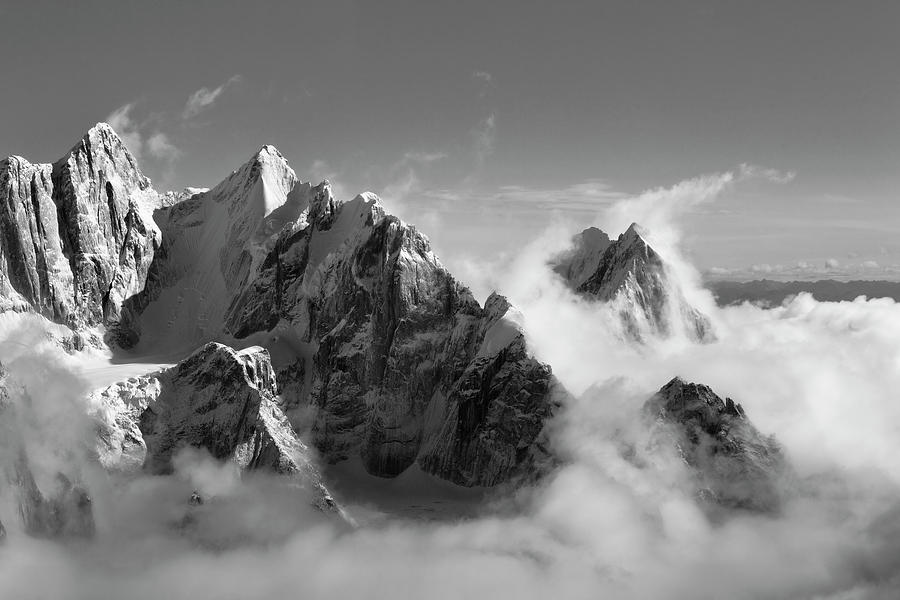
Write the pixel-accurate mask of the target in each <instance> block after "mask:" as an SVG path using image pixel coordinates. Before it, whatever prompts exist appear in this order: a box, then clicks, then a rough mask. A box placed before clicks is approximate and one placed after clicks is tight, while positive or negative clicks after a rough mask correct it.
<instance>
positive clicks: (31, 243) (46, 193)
mask: <svg viewBox="0 0 900 600" xmlns="http://www.w3.org/2000/svg"><path fill="white" fill-rule="evenodd" d="M0 200H2V202H0V295H2V302H0V309H2V310H20V311H21V310H33V311H35V312H38V313H40V314H41V315H43V316H45V317H47V318H48V319H51V320H54V321H56V322H58V323H63V324H66V325H69V326H70V327H72V328H73V329H76V330H78V329H82V328H86V327H90V326H94V325H105V326H108V327H109V329H110V331H111V332H112V333H113V336H112V337H113V338H116V337H117V331H118V326H119V324H120V323H123V322H124V323H127V322H129V321H130V317H131V315H130V312H129V311H128V309H127V307H125V306H124V304H125V301H126V300H127V299H128V298H129V297H131V296H133V295H135V294H137V293H139V292H141V290H143V289H144V287H145V283H146V279H147V271H148V269H149V267H150V264H151V262H152V261H153V258H154V255H155V252H156V250H157V248H158V246H159V243H160V233H159V230H158V229H157V227H156V225H155V223H154V221H153V219H152V218H151V213H152V210H153V207H154V206H155V205H156V203H157V202H158V199H157V194H156V192H155V191H154V190H153V189H152V188H151V187H150V180H149V179H147V178H146V177H144V175H143V174H142V173H141V171H140V169H139V168H138V166H137V163H136V162H135V160H134V157H133V156H132V155H131V153H130V152H129V151H128V149H127V148H126V147H125V145H124V144H123V143H122V141H121V140H120V139H119V137H118V136H117V135H116V133H115V132H114V131H113V130H112V129H111V128H110V127H109V125H107V124H105V123H99V124H97V125H96V126H95V127H92V128H91V129H90V130H89V131H88V132H87V134H85V136H84V138H83V139H82V140H81V141H80V142H79V143H78V144H77V145H76V146H75V147H74V148H72V150H70V151H69V152H68V153H67V154H66V155H65V156H64V157H63V158H61V159H60V160H58V161H57V162H56V163H54V164H53V165H49V164H31V163H29V162H28V161H26V160H25V159H23V158H21V157H17V156H13V157H9V158H7V159H4V160H2V161H0ZM126 343H127V340H126Z"/></svg>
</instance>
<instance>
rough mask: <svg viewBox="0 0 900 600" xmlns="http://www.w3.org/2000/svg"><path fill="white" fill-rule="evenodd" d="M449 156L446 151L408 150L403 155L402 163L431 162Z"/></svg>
mask: <svg viewBox="0 0 900 600" xmlns="http://www.w3.org/2000/svg"><path fill="white" fill-rule="evenodd" d="M445 158H447V154H446V153H444V152H407V153H406V154H404V155H403V159H402V160H401V163H400V164H405V163H411V162H412V163H422V164H429V163H433V162H437V161H439V160H443V159H445Z"/></svg>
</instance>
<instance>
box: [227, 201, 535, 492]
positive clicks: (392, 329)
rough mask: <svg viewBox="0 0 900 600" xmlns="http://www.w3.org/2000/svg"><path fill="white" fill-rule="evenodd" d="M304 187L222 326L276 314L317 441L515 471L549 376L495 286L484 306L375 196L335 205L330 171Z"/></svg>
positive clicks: (527, 447) (331, 447) (498, 472)
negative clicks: (294, 352)
mask: <svg viewBox="0 0 900 600" xmlns="http://www.w3.org/2000/svg"><path fill="white" fill-rule="evenodd" d="M304 193H305V195H306V197H307V200H306V205H307V206H308V208H307V209H306V210H305V211H304V213H303V215H302V216H301V218H300V219H298V221H297V224H296V225H295V226H294V227H292V228H286V229H284V230H283V231H282V232H281V234H280V235H279V236H278V238H277V239H276V241H275V243H274V244H273V248H272V250H271V251H270V252H269V253H268V254H267V255H266V257H265V258H264V259H263V260H262V261H261V263H260V266H259V269H258V271H257V273H256V274H255V276H254V277H252V279H251V283H250V284H249V285H248V286H247V287H246V288H245V289H244V291H243V292H241V293H240V294H238V295H237V296H236V297H235V299H234V300H233V301H232V303H231V306H230V308H229V311H228V318H227V322H226V327H227V328H228V329H229V330H231V331H232V332H233V333H234V334H235V335H236V336H238V337H243V336H246V335H249V334H250V333H253V332H255V331H266V330H271V329H273V328H275V327H276V325H277V326H278V331H279V333H280V335H283V336H290V337H291V338H293V339H294V340H296V343H297V344H298V345H301V346H303V347H304V348H307V349H308V351H307V352H306V353H305V355H302V356H301V357H300V358H299V360H298V362H297V363H296V364H294V365H293V366H292V367H291V369H290V370H292V371H294V372H295V373H296V372H297V371H300V372H302V376H295V377H293V381H294V382H296V384H297V385H296V386H295V387H294V388H293V393H294V396H293V397H292V398H286V401H287V402H288V404H289V405H290V406H292V407H293V408H295V409H302V410H303V412H308V411H306V410H305V408H306V407H311V408H312V409H313V412H314V414H315V418H314V422H313V423H312V435H313V439H314V441H315V443H316V445H317V447H318V448H319V449H320V451H321V452H322V453H323V454H324V455H325V457H326V458H327V459H328V460H330V461H339V460H343V459H346V458H352V457H359V458H361V459H362V461H363V464H364V466H365V468H366V470H367V471H368V472H369V473H372V474H374V475H379V476H386V477H391V476H395V475H398V474H399V473H401V472H403V471H404V470H405V469H407V468H408V467H409V466H411V465H412V464H414V463H416V462H417V461H418V464H419V465H420V466H421V467H422V468H423V469H424V470H425V471H426V472H429V473H432V474H434V475H437V476H439V477H442V478H445V479H450V480H451V481H454V482H456V483H460V484H463V485H494V484H497V483H499V482H501V481H504V480H506V479H508V478H510V477H511V476H513V475H514V474H515V473H516V472H517V471H520V470H521V469H522V467H523V465H524V462H525V461H526V457H527V456H528V455H529V453H530V452H531V451H532V450H533V449H534V444H535V443H536V439H537V437H538V433H539V432H540V430H541V427H542V425H543V420H544V419H545V418H546V417H547V416H548V415H549V414H550V412H551V408H552V403H551V399H550V389H551V386H552V377H551V374H550V369H549V367H547V366H546V365H543V364H540V363H538V362H537V361H535V360H534V359H533V358H531V357H530V355H528V353H527V351H526V349H525V344H524V338H523V337H522V334H521V331H520V330H519V329H518V327H517V326H516V325H515V324H514V323H513V322H512V321H510V320H509V317H508V315H507V314H506V313H507V312H509V310H510V307H509V304H508V303H507V302H506V301H505V299H502V298H501V297H499V296H493V297H492V298H491V299H489V300H488V307H486V308H485V309H482V308H481V306H479V304H478V302H477V301H475V299H474V298H473V297H472V295H471V293H470V292H469V290H468V289H466V288H465V287H463V286H461V285H460V284H459V283H458V282H457V281H456V280H455V279H454V278H453V276H452V275H450V273H449V272H447V271H446V269H444V268H443V266H442V265H441V264H440V262H439V261H438V259H437V257H435V255H434V254H433V253H432V251H431V246H430V244H429V242H428V240H427V239H426V238H425V237H424V236H423V235H421V234H420V233H419V232H418V231H417V230H416V229H415V228H413V227H411V226H409V225H407V224H405V223H403V222H402V221H400V220H399V219H397V218H396V217H393V216H390V215H386V214H385V213H384V210H383V209H382V207H381V204H380V202H379V200H378V199H377V197H375V196H373V195H371V194H367V195H362V196H358V197H356V198H355V199H353V200H351V201H349V202H345V203H343V204H340V203H337V202H336V201H335V200H334V198H333V197H332V195H331V189H330V187H329V186H327V185H326V184H323V185H320V186H316V187H308V186H307V188H306V189H305V190H304ZM285 376H286V378H287V379H291V376H290V374H289V373H286V374H285Z"/></svg>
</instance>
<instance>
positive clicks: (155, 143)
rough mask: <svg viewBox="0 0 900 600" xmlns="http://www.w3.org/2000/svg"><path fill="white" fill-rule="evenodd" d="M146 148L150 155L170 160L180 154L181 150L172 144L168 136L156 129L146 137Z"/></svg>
mask: <svg viewBox="0 0 900 600" xmlns="http://www.w3.org/2000/svg"><path fill="white" fill-rule="evenodd" d="M147 150H148V151H149V152H150V154H151V155H152V156H154V157H156V158H159V159H163V160H172V159H174V158H177V157H178V156H179V155H180V154H181V150H179V149H178V148H176V147H175V145H174V144H172V142H171V141H170V140H169V136H167V135H166V134H164V133H163V132H161V131H156V132H154V133H153V135H151V136H150V137H149V138H147Z"/></svg>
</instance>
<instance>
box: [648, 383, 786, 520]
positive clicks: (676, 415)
mask: <svg viewBox="0 0 900 600" xmlns="http://www.w3.org/2000/svg"><path fill="white" fill-rule="evenodd" d="M644 411H645V413H646V414H647V415H648V416H649V417H650V418H653V419H654V420H655V426H656V432H657V433H658V434H659V435H663V436H668V437H667V438H666V439H671V441H672V443H674V444H675V445H676V447H677V449H678V451H679V453H680V455H681V457H682V458H683V459H684V461H685V462H686V463H687V464H688V465H690V466H691V467H692V468H693V469H694V470H695V473H696V476H697V484H698V492H699V494H700V496H701V498H704V499H706V500H708V501H711V502H712V503H715V504H718V505H720V506H723V507H726V508H736V509H745V510H751V511H760V512H772V511H777V510H778V508H779V507H780V505H781V503H782V500H783V497H784V490H785V489H786V488H785V485H786V482H787V480H788V476H789V466H788V463H787V459H786V458H785V455H784V452H783V451H782V449H781V446H780V445H779V444H778V442H777V441H776V440H775V439H774V438H773V437H771V436H764V435H762V434H761V433H760V432H759V431H758V430H757V429H756V427H754V426H753V424H752V423H751V422H750V420H749V419H748V418H747V415H746V413H745V412H744V409H743V408H742V407H741V405H740V404H737V403H735V402H734V401H733V400H732V399H731V398H726V399H725V400H722V398H720V397H719V396H717V395H716V394H715V393H714V392H713V391H712V390H711V389H710V388H709V387H707V386H705V385H700V384H696V383H686V382H684V381H683V380H681V379H680V378H678V377H676V378H675V379H673V380H672V381H670V382H669V383H667V384H666V385H665V386H663V387H662V389H660V390H659V392H657V394H656V395H654V396H653V397H652V398H651V399H650V400H648V401H647V403H646V404H645V406H644Z"/></svg>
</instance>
